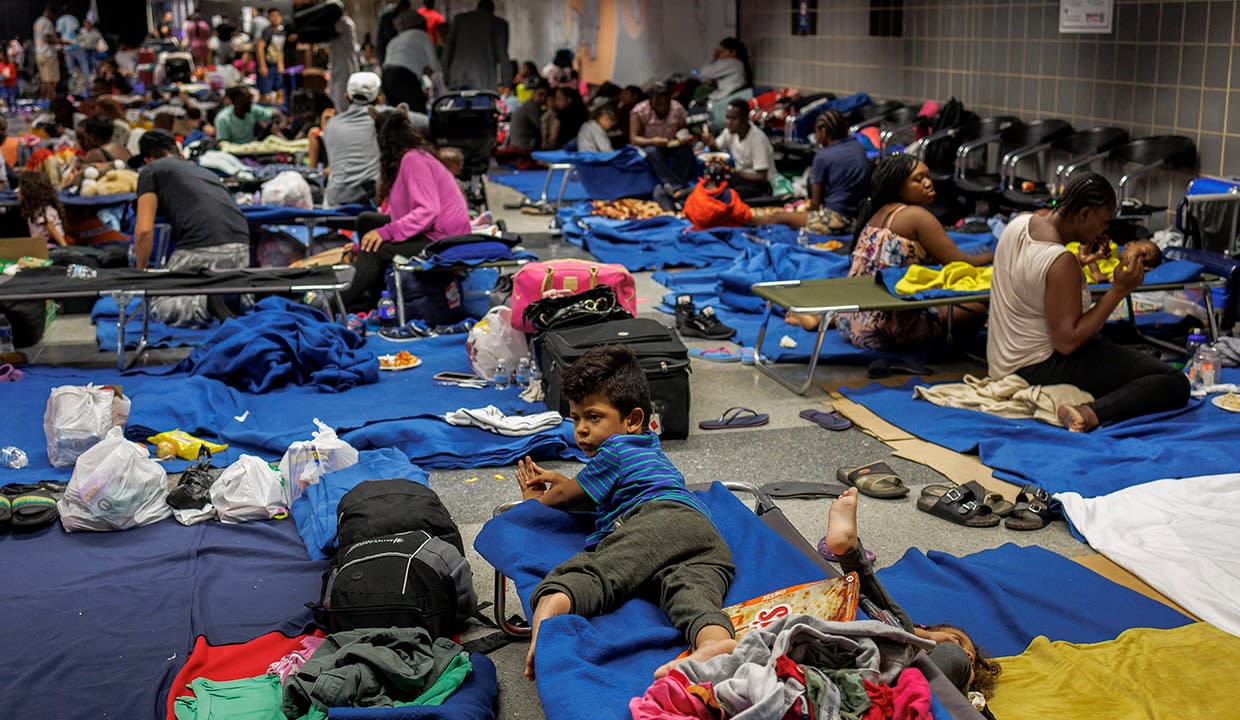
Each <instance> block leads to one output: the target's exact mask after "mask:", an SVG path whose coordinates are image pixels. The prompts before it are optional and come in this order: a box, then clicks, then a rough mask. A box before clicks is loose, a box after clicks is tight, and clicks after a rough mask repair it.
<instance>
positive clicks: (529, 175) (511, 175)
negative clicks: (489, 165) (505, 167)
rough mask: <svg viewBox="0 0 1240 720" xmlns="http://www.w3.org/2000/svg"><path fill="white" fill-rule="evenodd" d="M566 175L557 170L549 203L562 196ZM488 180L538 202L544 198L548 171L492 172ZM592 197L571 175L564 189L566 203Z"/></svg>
mask: <svg viewBox="0 0 1240 720" xmlns="http://www.w3.org/2000/svg"><path fill="white" fill-rule="evenodd" d="M563 176H564V173H563V172H561V171H559V170H557V171H556V172H555V175H553V176H552V178H551V184H550V185H548V186H547V202H555V200H556V198H557V197H559V194H560V181H561V179H562V178H563ZM487 180H489V181H491V182H494V183H499V184H500V185H506V186H508V187H510V188H512V189H513V190H516V191H517V192H519V193H521V194H522V195H524V196H526V197H527V198H529V199H530V200H538V199H540V198H541V197H542V191H543V183H545V182H546V181H547V171H546V170H512V171H509V172H500V171H497V170H496V171H492V172H491V173H490V174H489V175H487ZM589 198H590V196H589V195H588V194H587V193H586V189H585V188H584V187H582V185H581V181H580V180H578V179H577V178H576V176H575V175H570V176H569V178H568V185H566V186H565V187H564V198H563V200H564V201H565V202H570V201H574V200H588V199H589Z"/></svg>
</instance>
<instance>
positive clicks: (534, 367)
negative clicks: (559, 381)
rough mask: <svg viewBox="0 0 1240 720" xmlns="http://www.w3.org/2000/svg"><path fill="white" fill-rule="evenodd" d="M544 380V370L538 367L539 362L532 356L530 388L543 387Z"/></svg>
mask: <svg viewBox="0 0 1240 720" xmlns="http://www.w3.org/2000/svg"><path fill="white" fill-rule="evenodd" d="M542 379H543V376H542V368H540V367H538V360H536V359H535V358H534V356H533V355H530V383H529V386H530V387H534V386H535V385H542Z"/></svg>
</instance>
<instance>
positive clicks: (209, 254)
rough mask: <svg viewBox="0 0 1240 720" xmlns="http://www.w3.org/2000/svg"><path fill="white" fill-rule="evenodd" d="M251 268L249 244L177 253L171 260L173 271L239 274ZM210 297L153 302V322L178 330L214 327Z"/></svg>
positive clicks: (169, 262) (179, 296)
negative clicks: (246, 268) (180, 328)
mask: <svg viewBox="0 0 1240 720" xmlns="http://www.w3.org/2000/svg"><path fill="white" fill-rule="evenodd" d="M249 266H250V245H249V243H225V244H223V245H211V246H208V247H201V248H190V249H187V250H177V251H175V252H173V253H172V256H171V257H169V258H168V269H169V270H238V269H240V268H245V267H249ZM211 318H212V315H211V311H210V310H208V309H207V296H206V295H177V296H173V297H157V298H152V299H151V319H152V320H155V321H157V322H161V323H164V324H165V325H175V326H177V327H206V326H207V325H209V324H211Z"/></svg>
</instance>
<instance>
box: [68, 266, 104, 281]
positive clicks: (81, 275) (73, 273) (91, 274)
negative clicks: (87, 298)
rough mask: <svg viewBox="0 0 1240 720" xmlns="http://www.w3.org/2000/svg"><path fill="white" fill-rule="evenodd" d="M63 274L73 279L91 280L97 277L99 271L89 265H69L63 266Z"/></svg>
mask: <svg viewBox="0 0 1240 720" xmlns="http://www.w3.org/2000/svg"><path fill="white" fill-rule="evenodd" d="M65 276H66V277H71V278H73V279H74V280H91V279H94V278H97V277H99V273H98V272H96V271H95V269H94V268H93V267H90V266H89V265H70V266H69V267H67V268H65Z"/></svg>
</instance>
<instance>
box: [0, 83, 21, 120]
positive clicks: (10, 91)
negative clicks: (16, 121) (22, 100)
mask: <svg viewBox="0 0 1240 720" xmlns="http://www.w3.org/2000/svg"><path fill="white" fill-rule="evenodd" d="M0 98H4V106H5V108H6V109H7V111H8V112H10V113H13V112H16V111H17V86H16V85H14V86H12V87H9V86H8V85H0Z"/></svg>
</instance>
